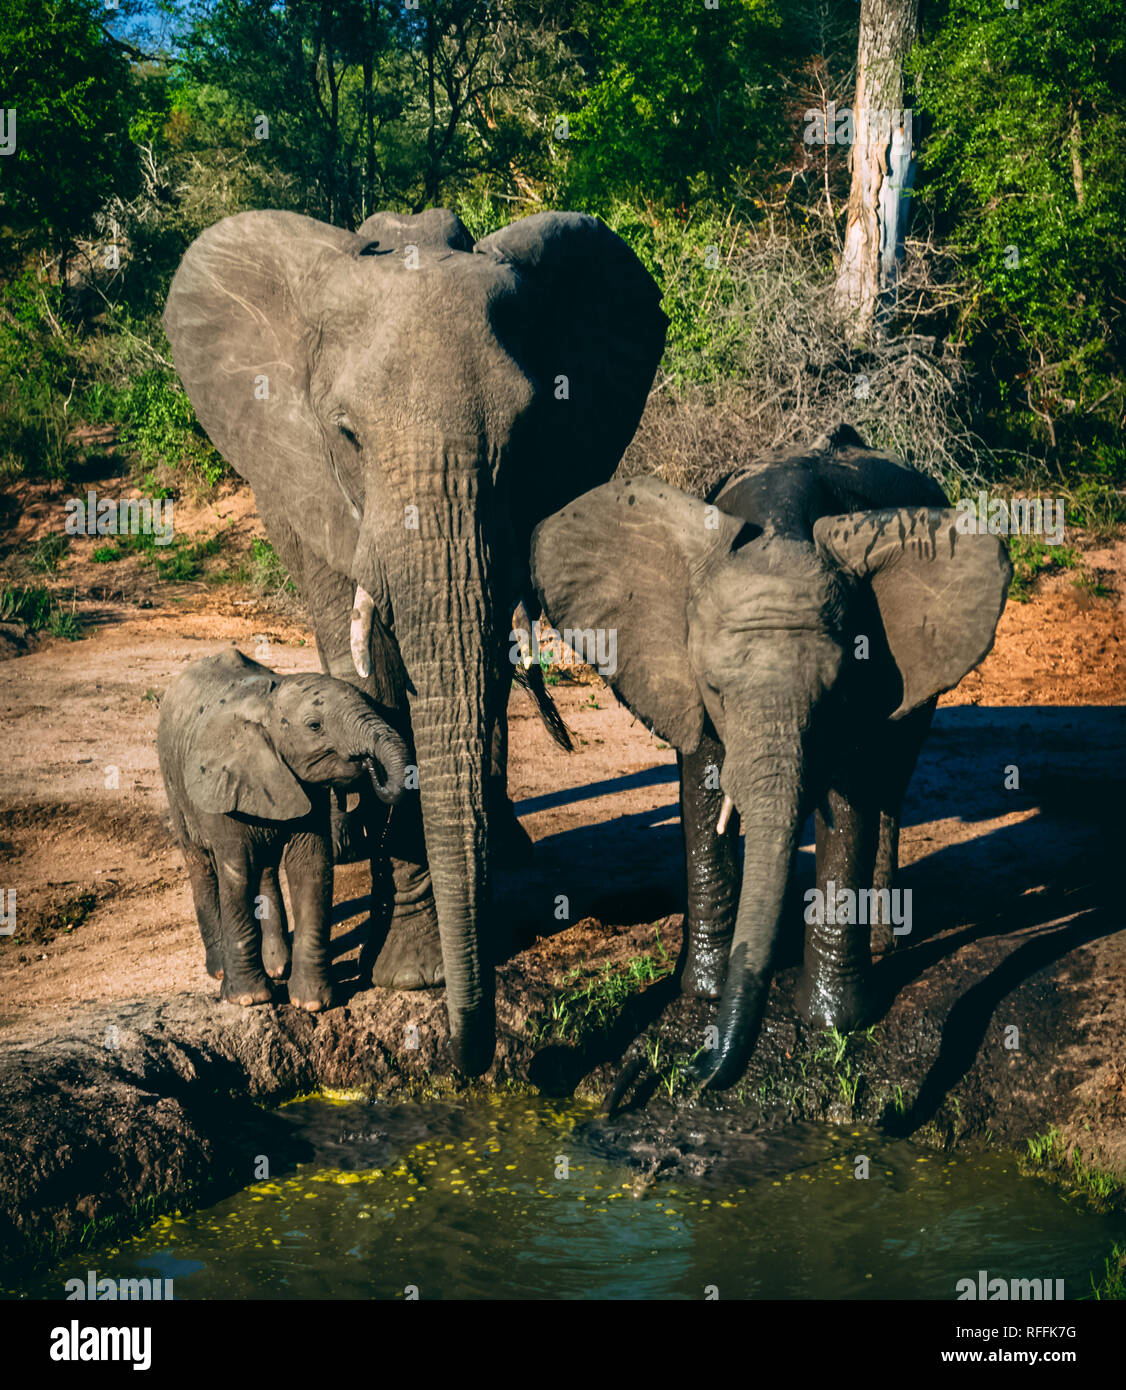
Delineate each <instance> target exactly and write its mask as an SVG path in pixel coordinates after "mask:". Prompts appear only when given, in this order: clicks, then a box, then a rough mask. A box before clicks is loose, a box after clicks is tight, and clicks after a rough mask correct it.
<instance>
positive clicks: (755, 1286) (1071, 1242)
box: [25, 1093, 1126, 1299]
mask: <svg viewBox="0 0 1126 1390" xmlns="http://www.w3.org/2000/svg"><path fill="white" fill-rule="evenodd" d="M280 1113H281V1114H282V1115H284V1117H285V1118H286V1120H287V1121H288V1122H290V1123H292V1124H293V1126H294V1131H295V1133H296V1134H298V1135H300V1137H301V1138H302V1139H303V1140H305V1141H307V1143H308V1144H309V1145H310V1146H311V1151H312V1152H313V1153H314V1154H315V1159H314V1161H312V1162H309V1163H304V1164H301V1165H300V1166H298V1167H296V1168H295V1169H291V1170H290V1171H280V1172H275V1171H274V1169H273V1168H270V1170H269V1171H270V1173H271V1176H269V1177H263V1178H262V1179H261V1180H260V1181H257V1182H255V1183H253V1184H252V1185H251V1186H250V1187H248V1188H246V1189H245V1190H244V1191H242V1192H239V1193H237V1194H235V1195H234V1196H232V1197H230V1198H228V1199H226V1200H224V1201H222V1202H219V1203H217V1204H216V1205H215V1206H213V1207H211V1208H209V1209H207V1210H203V1211H199V1212H195V1213H192V1214H189V1215H176V1216H164V1217H162V1218H160V1219H159V1220H158V1221H156V1222H155V1223H154V1224H153V1226H152V1227H151V1228H150V1229H149V1230H148V1231H146V1232H145V1233H144V1234H143V1235H140V1236H138V1237H136V1238H135V1239H133V1240H130V1241H127V1242H125V1243H124V1244H121V1245H120V1246H118V1247H116V1248H112V1249H107V1250H104V1251H101V1252H98V1253H96V1254H94V1253H91V1252H89V1251H85V1252H83V1253H82V1254H81V1255H77V1256H74V1257H71V1258H70V1259H69V1260H67V1261H65V1262H63V1263H61V1264H60V1266H59V1267H57V1268H56V1270H54V1271H52V1272H51V1273H50V1274H49V1275H47V1276H45V1277H44V1278H43V1279H41V1280H37V1281H36V1284H35V1286H34V1287H33V1288H28V1289H27V1290H25V1292H26V1293H30V1294H31V1295H32V1296H33V1297H34V1296H37V1297H44V1296H46V1297H60V1296H61V1291H60V1282H61V1281H63V1280H65V1279H66V1278H70V1277H73V1275H74V1274H75V1273H76V1272H83V1271H85V1270H86V1269H88V1268H95V1269H97V1271H98V1274H99V1276H101V1275H106V1274H108V1275H111V1276H113V1277H144V1276H146V1275H147V1276H150V1277H152V1276H156V1275H159V1277H162V1278H172V1279H173V1280H174V1286H175V1294H176V1297H180V1298H249V1297H259V1298H261V1297H267V1298H365V1299H366V1298H411V1297H416V1296H417V1297H419V1298H520V1297H562V1298H647V1297H653V1298H661V1297H682V1298H703V1297H705V1296H707V1293H708V1291H715V1292H716V1293H718V1296H719V1297H720V1298H747V1297H774V1298H779V1297H782V1298H785V1297H794V1298H797V1297H821V1298H826V1297H827V1298H856V1297H870V1298H879V1297H885V1298H886V1297H899V1298H902V1297H920V1298H942V1299H950V1298H953V1297H955V1286H956V1282H957V1280H958V1279H960V1278H964V1277H967V1276H971V1277H974V1278H976V1276H977V1272H978V1270H979V1269H982V1268H985V1269H987V1270H988V1271H989V1273H990V1276H991V1277H992V1276H994V1275H999V1276H1001V1277H1003V1278H1006V1279H1008V1278H1052V1279H1057V1278H1063V1279H1064V1280H1065V1285H1066V1292H1067V1295H1068V1296H1069V1297H1079V1296H1082V1295H1083V1294H1084V1293H1089V1292H1090V1273H1091V1271H1093V1270H1096V1269H1101V1268H1102V1263H1103V1260H1104V1258H1105V1255H1106V1253H1107V1251H1108V1250H1109V1249H1110V1248H1111V1245H1112V1244H1113V1242H1114V1241H1115V1240H1123V1239H1126V1218H1123V1217H1122V1216H1117V1217H1115V1216H1098V1215H1095V1214H1093V1213H1090V1212H1087V1211H1085V1210H1083V1209H1081V1208H1079V1207H1077V1206H1076V1205H1075V1204H1073V1203H1072V1204H1069V1203H1068V1202H1066V1201H1065V1200H1064V1199H1063V1198H1062V1196H1061V1195H1060V1193H1059V1192H1058V1191H1056V1190H1054V1189H1053V1188H1051V1187H1049V1186H1048V1185H1046V1184H1044V1183H1041V1182H1038V1181H1036V1180H1035V1179H1031V1178H1027V1177H1022V1176H1021V1174H1020V1173H1019V1171H1018V1167H1017V1164H1016V1161H1015V1160H1013V1159H1009V1158H1005V1157H1004V1156H1000V1157H997V1156H983V1157H980V1158H974V1159H970V1158H947V1157H944V1156H942V1155H940V1154H935V1153H932V1152H926V1151H922V1150H919V1149H917V1148H916V1147H914V1146H913V1145H911V1144H909V1143H905V1142H902V1141H891V1140H887V1139H885V1138H884V1137H882V1136H881V1135H879V1134H876V1133H875V1132H872V1131H862V1130H855V1129H853V1130H841V1129H834V1128H831V1127H808V1128H806V1129H803V1130H801V1131H792V1130H788V1131H784V1132H782V1133H781V1134H778V1135H769V1134H768V1135H765V1136H763V1137H762V1139H761V1141H758V1143H757V1147H756V1148H755V1149H754V1150H753V1151H752V1158H751V1161H750V1162H749V1163H748V1162H746V1161H744V1162H743V1163H742V1166H740V1165H739V1164H738V1163H736V1164H735V1165H733V1166H732V1167H731V1168H730V1170H729V1171H726V1172H725V1170H724V1167H723V1165H722V1163H721V1164H718V1165H716V1167H715V1169H714V1171H715V1172H716V1173H717V1174H718V1180H716V1181H712V1180H710V1179H709V1180H708V1181H707V1182H703V1181H700V1180H697V1179H695V1178H693V1177H692V1176H687V1175H686V1174H685V1173H684V1172H683V1171H678V1172H675V1173H674V1174H673V1175H672V1176H670V1177H668V1178H665V1177H662V1176H661V1175H660V1173H657V1174H653V1173H651V1172H648V1171H647V1170H646V1169H645V1168H642V1169H641V1170H639V1169H638V1167H637V1166H636V1165H632V1166H631V1165H629V1164H627V1163H626V1162H625V1161H624V1160H623V1159H622V1158H621V1157H619V1156H607V1154H611V1155H613V1154H614V1152H615V1150H614V1144H613V1143H609V1144H607V1142H606V1134H607V1129H608V1126H607V1124H606V1122H605V1121H601V1122H598V1121H597V1116H596V1110H595V1107H594V1106H593V1105H589V1104H584V1103H582V1102H574V1101H569V1102H555V1101H551V1100H547V1099H542V1098H514V1097H511V1096H503V1095H497V1094H495V1093H484V1094H479V1095H476V1096H474V1097H473V1098H472V1099H471V1100H468V1101H462V1102H455V1101H446V1102H411V1103H407V1104H403V1103H397V1104H390V1103H377V1104H371V1103H368V1102H366V1101H364V1100H362V1099H357V1098H354V1097H350V1096H343V1097H342V1096H341V1095H339V1094H337V1095H332V1096H320V1097H316V1098H313V1099H308V1100H303V1101H301V1102H300V1103H297V1104H291V1105H289V1106H287V1107H284V1108H283V1110H282V1112H280ZM592 1122H594V1123H592ZM701 1123H705V1121H703V1120H701ZM611 1133H612V1130H611ZM592 1136H593V1137H592ZM687 1147H688V1148H689V1149H691V1144H688V1145H687ZM860 1158H864V1159H866V1160H867V1163H866V1165H861V1164H860V1162H859V1159H860ZM263 1160H265V1162H266V1164H267V1165H268V1164H269V1162H270V1155H269V1154H258V1155H248V1170H252V1165H253V1164H254V1163H257V1164H258V1165H259V1169H258V1171H262V1168H261V1164H262V1161H263ZM861 1167H865V1168H866V1171H867V1174H868V1176H867V1177H857V1176H856V1174H857V1172H858V1171H859V1170H860V1168H861Z"/></svg>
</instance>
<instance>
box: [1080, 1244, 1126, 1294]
mask: <svg viewBox="0 0 1126 1390" xmlns="http://www.w3.org/2000/svg"><path fill="white" fill-rule="evenodd" d="M1087 1297H1088V1298H1093V1299H1098V1300H1101V1299H1108V1300H1121V1299H1126V1245H1119V1244H1118V1242H1117V1241H1116V1242H1115V1243H1114V1245H1112V1246H1111V1248H1110V1254H1109V1255H1108V1256H1107V1257H1106V1260H1105V1261H1104V1267H1103V1273H1102V1275H1101V1277H1100V1278H1099V1280H1098V1281H1097V1282H1096V1280H1095V1276H1094V1275H1093V1274H1092V1275H1091V1292H1090V1293H1089V1294H1088V1295H1087Z"/></svg>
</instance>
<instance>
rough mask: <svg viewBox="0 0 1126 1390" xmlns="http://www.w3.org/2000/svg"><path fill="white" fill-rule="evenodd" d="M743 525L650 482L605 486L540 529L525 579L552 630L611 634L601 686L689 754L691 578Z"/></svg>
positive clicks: (695, 713) (697, 723)
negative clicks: (612, 661)
mask: <svg viewBox="0 0 1126 1390" xmlns="http://www.w3.org/2000/svg"><path fill="white" fill-rule="evenodd" d="M742 529H743V523H742V522H741V521H739V520H737V519H736V518H735V517H733V516H730V515H728V513H726V512H723V511H720V509H719V508H718V507H711V506H707V505H706V504H705V503H703V502H698V501H697V500H696V499H695V498H694V497H689V496H688V495H687V494H686V493H683V492H680V491H679V490H678V489H677V488H674V487H670V486H669V485H668V484H667V483H662V482H660V481H658V479H656V478H631V479H628V480H626V481H624V482H611V483H606V484H605V485H604V486H602V487H599V488H595V489H594V490H593V491H592V492H588V493H586V494H585V496H583V497H580V498H578V500H577V501H575V502H572V503H570V504H569V505H568V506H566V507H564V508H563V509H562V510H561V511H558V512H556V513H555V515H554V516H550V517H548V518H547V520H546V521H544V522H542V523H541V524H540V525H539V526H538V527H537V528H536V531H535V534H534V535H533V537H532V580H533V583H534V584H535V586H536V590H537V592H538V594H539V597H540V600H541V601H542V603H543V605H544V609H545V610H546V612H547V613H548V615H549V617H550V618H551V621H552V622H553V623H554V624H555V626H556V628H559V629H563V630H565V629H567V628H570V629H572V630H575V629H578V630H586V629H589V628H594V629H598V628H602V629H604V630H607V631H610V632H616V634H617V637H616V644H617V650H616V660H617V670H616V671H615V672H614V673H613V674H612V675H607V677H606V679H607V680H608V681H609V682H610V684H611V685H612V686H613V688H614V690H615V691H616V693H617V694H618V696H619V697H620V698H621V700H622V701H623V703H625V704H626V705H628V706H629V708H630V709H631V710H633V712H634V713H635V714H636V715H638V716H639V717H640V718H641V719H643V720H644V721H645V722H646V723H647V724H648V725H650V726H651V727H652V728H653V730H654V731H655V732H656V733H657V734H659V735H660V737H661V738H663V739H665V740H667V741H668V742H669V743H671V744H673V745H674V747H676V748H679V749H680V750H681V751H682V752H685V753H690V752H692V751H693V750H694V749H695V748H696V746H697V745H698V744H699V742H700V735H701V733H702V732H703V727H704V706H703V703H702V701H701V699H700V693H699V690H698V688H697V685H696V680H695V677H694V676H693V673H692V670H691V667H690V665H689V659H688V619H687V608H688V596H689V588H690V585H691V582H692V579H693V577H694V575H696V574H698V573H699V572H700V571H701V570H702V569H703V568H704V566H705V565H706V564H707V563H708V561H709V560H710V559H711V558H712V557H715V556H718V555H721V554H726V553H727V552H728V551H729V550H730V549H731V545H732V542H733V541H734V539H735V537H736V536H737V535H738V534H739V532H740V531H741V530H742Z"/></svg>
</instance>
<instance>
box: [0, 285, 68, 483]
mask: <svg viewBox="0 0 1126 1390" xmlns="http://www.w3.org/2000/svg"><path fill="white" fill-rule="evenodd" d="M62 299H63V297H62V294H61V292H60V290H59V288H58V286H56V285H50V284H48V283H46V282H45V281H44V280H42V279H40V278H39V277H38V276H37V275H35V274H34V273H33V272H27V273H25V274H23V275H20V276H18V277H17V278H16V279H14V280H13V281H11V282H10V283H9V284H7V285H4V286H3V287H2V288H0V477H4V476H6V477H16V476H20V475H22V474H26V475H27V476H29V477H37V478H48V479H52V480H61V479H64V478H66V477H67V476H68V474H69V472H70V470H71V467H72V466H73V462H74V450H73V448H72V447H71V445H70V442H69V440H68V432H69V429H70V424H71V421H70V417H69V409H70V400H71V397H72V395H73V391H74V382H75V366H74V349H75V344H74V341H73V338H72V336H71V334H70V333H69V332H68V330H67V329H66V328H65V327H64V326H63V323H64V321H65V317H64V314H63V304H62Z"/></svg>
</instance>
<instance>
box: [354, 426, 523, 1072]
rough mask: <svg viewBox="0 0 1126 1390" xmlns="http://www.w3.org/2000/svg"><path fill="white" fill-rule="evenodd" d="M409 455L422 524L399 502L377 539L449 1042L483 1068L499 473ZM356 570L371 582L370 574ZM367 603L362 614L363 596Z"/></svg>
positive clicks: (488, 1000)
mask: <svg viewBox="0 0 1126 1390" xmlns="http://www.w3.org/2000/svg"><path fill="white" fill-rule="evenodd" d="M398 462H399V464H400V467H399V469H398V470H397V474H398V476H395V475H394V474H392V479H393V484H394V488H395V491H396V492H397V493H398V494H399V496H400V497H403V498H406V499H409V503H410V505H411V506H412V507H413V509H415V510H416V512H417V526H412V527H409V528H408V527H404V526H403V525H402V520H401V518H402V515H403V513H402V511H401V510H399V511H398V513H397V515H396V514H395V512H394V509H391V516H392V521H391V523H390V524H387V523H386V522H385V523H384V524H382V525H381V526H380V529H379V532H378V536H374V534H373V537H372V542H373V546H374V547H377V552H376V553H378V554H379V556H380V561H381V563H382V566H383V573H384V574H385V575H386V576H387V587H388V589H389V591H390V594H391V604H392V609H393V619H394V629H395V637H396V640H397V641H398V644H399V650H400V652H401V654H402V658H403V662H404V665H405V667H406V672H407V677H408V692H409V700H410V717H411V729H412V732H413V737H414V747H415V755H416V758H417V762H418V789H419V795H420V798H421V803H422V821H423V828H424V832H425V836H426V855H427V860H428V862H429V866H430V875H431V880H432V883H433V889H434V903H435V908H436V910H437V915H438V931H439V935H440V937H441V943H442V961H443V965H444V968H445V976H446V1006H447V1010H448V1013H449V1021H450V1048H451V1052H452V1054H453V1058H454V1061H455V1063H456V1064H457V1066H458V1068H459V1070H461V1071H462V1072H464V1073H466V1074H468V1075H480V1074H481V1073H482V1072H483V1071H485V1070H486V1068H487V1067H488V1066H489V1063H490V1062H491V1060H492V1056H493V1051H494V1047H495V1014H494V998H493V973H492V961H491V959H490V958H489V956H488V953H487V951H486V950H485V949H484V947H483V944H482V928H483V916H484V913H485V910H486V904H487V896H488V876H487V875H488V865H487V858H486V838H487V825H486V804H487V789H488V775H489V770H490V752H491V735H492V726H493V724H494V723H495V719H496V715H497V711H496V710H495V709H494V708H493V704H494V702H495V698H496V691H497V681H496V676H495V669H494V668H495V661H494V654H493V651H492V647H493V645H495V644H494V643H493V636H494V633H495V631H496V629H497V611H498V610H497V604H496V603H495V602H494V600H493V596H492V583H491V575H490V554H489V546H488V538H489V536H490V534H491V525H490V522H491V517H490V515H489V512H490V508H491V501H492V492H491V486H490V479H491V472H490V470H489V468H487V467H483V466H482V465H481V463H480V462H479V460H478V458H477V455H476V449H475V447H474V449H473V452H472V453H470V452H469V450H466V451H465V452H454V451H452V450H451V449H450V448H448V447H447V448H445V449H443V450H442V451H441V453H440V454H439V455H438V457H436V458H435V457H434V456H433V455H431V456H429V457H423V458H419V457H418V456H417V455H414V456H411V457H409V458H408V459H406V460H405V461H403V460H400V461H398ZM389 471H391V470H389ZM396 523H397V524H396ZM376 524H378V523H376ZM373 529H374V528H373ZM357 577H358V578H359V579H360V582H361V584H363V580H364V577H365V576H364V575H363V573H362V572H361V574H360V575H358V576H357ZM372 587H374V584H373V586H372ZM357 609H358V610H359V611H360V614H361V618H363V616H364V614H363V609H362V607H361V605H360V604H359V603H357Z"/></svg>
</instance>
